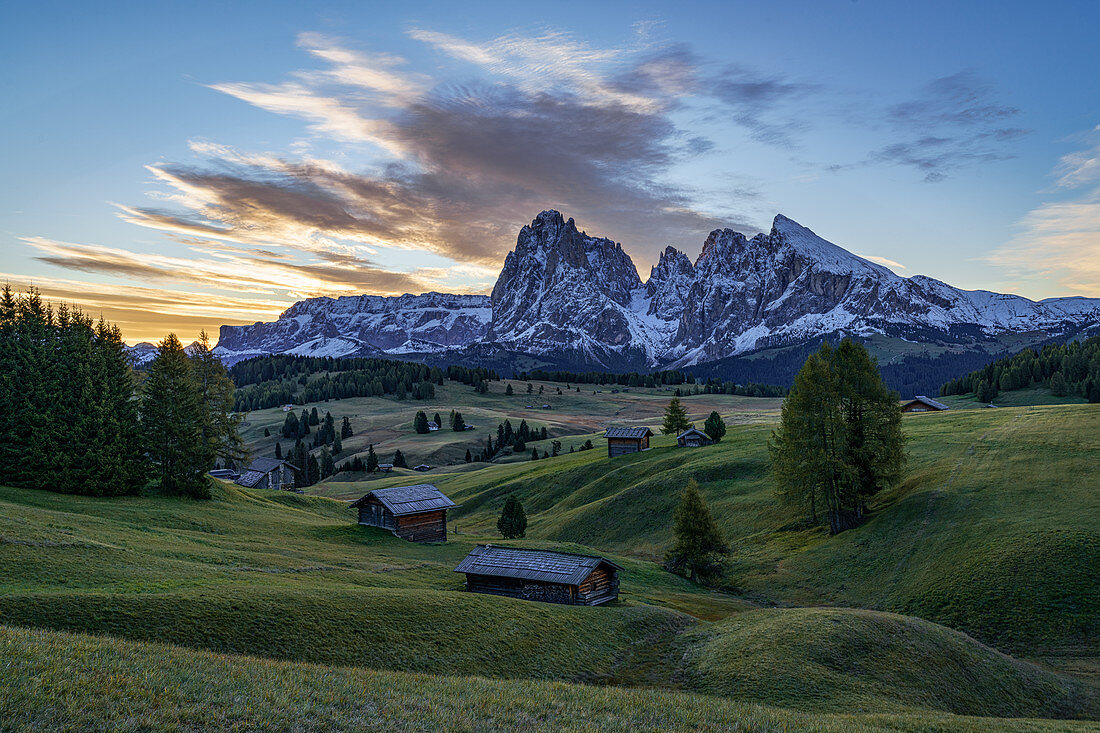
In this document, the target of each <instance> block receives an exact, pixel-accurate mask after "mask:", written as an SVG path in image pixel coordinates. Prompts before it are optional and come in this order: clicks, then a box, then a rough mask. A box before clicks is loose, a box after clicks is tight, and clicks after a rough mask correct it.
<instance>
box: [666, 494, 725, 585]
mask: <svg viewBox="0 0 1100 733" xmlns="http://www.w3.org/2000/svg"><path fill="white" fill-rule="evenodd" d="M673 530H674V531H675V534H676V544H675V545H673V546H672V549H670V550H669V551H668V553H667V554H666V555H665V567H666V568H668V569H669V570H671V571H672V572H675V573H678V574H681V575H682V574H685V573H686V574H687V576H688V578H690V579H691V581H692V582H693V583H694V582H698V581H699V580H704V581H707V580H711V579H713V578H714V577H715V576H717V575H718V574H720V573H721V568H722V563H723V560H724V556H725V555H726V554H728V553H729V545H728V544H726V540H725V538H724V537H723V536H722V532H721V530H719V529H718V525H717V524H716V523H715V521H714V517H713V516H711V513H710V508H709V507H708V506H707V503H706V501H704V499H703V495H702V494H700V493H699V485H698V484H697V483H696V482H695V479H691V480H690V481H688V484H687V486H685V487H684V490H683V493H682V494H681V496H680V505H679V506H678V507H677V508H676V514H675V517H674V526H673Z"/></svg>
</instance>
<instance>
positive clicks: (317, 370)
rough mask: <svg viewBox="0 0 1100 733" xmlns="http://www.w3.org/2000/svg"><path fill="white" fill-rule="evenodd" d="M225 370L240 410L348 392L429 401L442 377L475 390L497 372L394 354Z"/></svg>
mask: <svg viewBox="0 0 1100 733" xmlns="http://www.w3.org/2000/svg"><path fill="white" fill-rule="evenodd" d="M229 374H230V377H232V379H233V380H234V383H235V384H236V385H237V388H238V389H237V398H236V403H235V409H237V410H239V411H242V412H247V411H249V410H262V409H267V408H269V407H277V406H278V405H303V404H308V403H310V402H325V401H328V400H338V399H346V398H349V397H383V396H390V397H396V398H397V399H399V400H404V399H413V400H430V399H433V398H434V397H435V388H436V386H438V385H442V384H443V380H444V378H447V379H450V380H453V381H457V382H461V383H463V384H470V385H473V386H474V387H475V389H480V388H481V387H482V385H484V384H486V383H487V382H488V381H489V380H492V379H499V376H497V373H496V372H495V371H493V370H491V369H484V368H481V367H463V366H449V367H447V368H446V370H444V369H440V368H439V367H429V366H428V365H426V364H420V363H417V362H409V361H396V360H392V359H373V358H359V357H353V358H341V359H334V358H331V357H310V356H287V355H276V356H262V357H257V358H254V359H248V360H245V361H242V362H238V363H237V364H235V365H234V366H233V368H232V369H230V371H229ZM485 389H487V387H485Z"/></svg>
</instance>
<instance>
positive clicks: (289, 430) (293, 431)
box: [283, 410, 298, 438]
mask: <svg viewBox="0 0 1100 733" xmlns="http://www.w3.org/2000/svg"><path fill="white" fill-rule="evenodd" d="M283 437H284V438H297V437H298V416H297V415H295V414H294V410H289V411H288V412H287V413H286V420H284V421H283Z"/></svg>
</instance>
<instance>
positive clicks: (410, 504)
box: [351, 484, 458, 517]
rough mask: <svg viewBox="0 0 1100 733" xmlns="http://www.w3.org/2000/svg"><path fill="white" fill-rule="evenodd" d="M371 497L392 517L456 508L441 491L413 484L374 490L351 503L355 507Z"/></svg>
mask: <svg viewBox="0 0 1100 733" xmlns="http://www.w3.org/2000/svg"><path fill="white" fill-rule="evenodd" d="M371 496H373V497H374V498H375V499H378V501H380V502H382V505H383V506H384V507H386V508H387V509H389V510H390V511H391V512H393V514H394V516H398V517H400V516H402V515H405V514H417V513H419V512H430V511H435V510H437V509H450V508H451V507H455V506H458V505H457V504H455V503H454V502H453V501H451V500H450V499H448V498H447V497H446V496H445V495H444V494H443V492H442V491H440V490H439V489H437V488H436V487H434V486H432V485H431V484H415V485H413V486H394V487H393V488H390V489H375V490H374V491H371V492H370V493H368V494H367V495H366V496H364V497H363V498H362V499H359V500H358V501H354V502H352V504H351V505H352V506H353V507H357V506H359V505H360V504H362V503H363V502H365V501H366V500H367V499H368V498H369V497H371Z"/></svg>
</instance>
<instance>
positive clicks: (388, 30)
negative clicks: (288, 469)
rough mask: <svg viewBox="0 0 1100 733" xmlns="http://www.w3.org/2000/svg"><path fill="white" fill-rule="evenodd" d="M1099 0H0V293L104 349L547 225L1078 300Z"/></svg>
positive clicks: (1098, 66)
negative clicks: (803, 241)
mask: <svg viewBox="0 0 1100 733" xmlns="http://www.w3.org/2000/svg"><path fill="white" fill-rule="evenodd" d="M1097 28H1100V3H1095V2H1045V3H1036V2H1026V3H1025V2H988V3H982V2H972V3H965V4H964V3H957V2H922V3H912V2H886V1H878V2H868V1H865V0H861V1H858V2H853V1H852V0H815V1H813V2H811V1H809V0H806V1H804V2H794V1H791V2H782V1H780V2H771V3H760V2H737V1H731V2H722V3H692V2H680V3H649V2H641V1H635V2H630V3H625V2H603V3H594V2H590V1H589V2H578V3H574V2H556V3H545V4H535V3H516V2H500V3H492V2H481V3H478V2H469V3H417V2H402V3H376V2H356V3H345V4H338V3H327V4H326V3H279V2H253V3H249V2H240V3H221V2H219V3H203V2H190V3H182V2H172V3H147V2H143V3H132V4H129V3H123V2H118V3H110V4H91V3H71V4H65V3H50V2H36V3H21V4H16V3H5V4H4V5H3V7H2V8H0V95H2V96H0V99H3V100H4V101H3V104H0V277H2V278H3V279H4V280H5V281H6V282H8V283H10V284H11V285H12V286H13V287H14V288H16V289H18V290H25V289H26V288H29V287H36V288H38V289H39V290H40V291H41V292H42V294H43V295H44V296H46V297H47V298H49V299H51V300H53V301H55V302H61V301H64V302H68V303H75V304H77V305H79V306H80V307H81V308H83V309H84V310H85V311H86V312H88V313H90V314H92V315H94V316H97V317H98V316H100V315H102V316H104V317H106V318H107V319H109V320H111V321H114V322H117V323H118V324H119V325H120V326H121V327H122V329H123V334H124V336H125V338H126V340H127V341H128V342H130V343H135V342H137V341H156V340H159V339H161V338H163V337H164V335H166V334H167V333H168V332H170V331H171V332H175V333H177V334H178V335H179V336H180V338H181V339H183V340H184V342H185V343H186V342H187V341H189V340H191V339H193V338H195V336H196V335H197V334H198V332H199V330H200V329H206V330H207V331H209V332H210V333H211V334H214V335H215V337H216V333H217V329H218V326H220V325H222V324H240V323H252V322H255V321H259V320H272V319H274V318H275V317H276V316H277V315H278V314H279V313H280V312H282V311H283V310H284V309H285V308H287V307H289V305H290V304H292V303H293V302H295V301H297V300H300V299H302V298H306V297H315V296H321V295H326V296H332V297H337V296H341V295H356V294H361V293H372V294H381V295H397V294H401V293H406V292H412V293H419V292H427V291H431V290H436V291H442V292H473V293H485V292H489V291H490V290H491V288H492V285H493V283H494V282H495V279H496V275H497V273H498V272H499V269H500V267H501V265H502V263H503V259H504V256H505V255H506V254H507V252H508V251H509V250H510V249H511V248H512V247H513V246H514V245H515V241H516V235H517V233H518V231H519V229H520V227H522V226H523V225H524V224H526V223H529V222H530V221H531V220H532V219H533V218H534V217H535V216H536V215H537V214H538V213H539V212H540V211H542V210H544V209H550V208H554V209H558V210H559V211H561V212H562V213H563V214H564V215H565V216H566V217H573V218H574V219H575V220H576V222H577V224H578V226H579V227H580V228H581V229H583V230H585V231H587V232H588V233H589V234H592V235H599V236H606V237H609V238H611V239H613V240H615V241H617V242H621V243H622V245H623V247H624V249H625V250H626V251H627V252H628V253H629V254H630V255H631V257H632V258H633V259H634V262H635V264H636V265H637V267H638V270H639V273H640V274H641V276H642V278H643V280H644V279H645V278H646V277H647V276H648V274H649V269H650V267H651V266H652V265H654V264H655V263H656V261H657V258H658V256H659V253H660V252H661V251H662V250H663V249H664V247H666V246H667V245H672V246H674V247H676V248H678V249H680V250H682V251H685V252H687V253H688V254H689V255H690V256H691V257H693V258H694V257H695V256H697V255H698V253H699V250H700V248H701V246H702V243H703V240H704V239H705V238H706V235H707V233H708V232H710V231H711V230H713V229H716V228H724V227H729V228H732V229H736V230H738V231H742V232H744V233H746V234H747V235H752V234H754V233H756V232H759V231H767V230H768V229H769V228H770V225H771V220H772V218H773V217H774V216H775V215H776V214H777V213H783V214H784V215H786V216H788V217H790V218H792V219H794V220H796V221H798V222H799V223H801V224H803V225H804V226H807V227H809V228H810V229H812V230H814V231H815V232H816V233H818V234H819V235H821V236H823V237H825V238H826V239H828V240H830V241H832V242H834V243H836V244H839V245H840V246H842V247H845V248H846V249H849V250H851V251H853V252H855V253H857V254H859V255H861V256H864V257H867V258H868V259H872V260H874V261H876V262H879V263H882V264H885V265H887V266H889V267H891V268H892V269H893V270H894V271H895V272H897V273H898V274H900V275H903V276H912V275H916V274H922V275H929V276H932V277H935V278H938V279H941V280H944V281H945V282H948V283H950V284H952V285H955V286H957V287H962V288H967V289H989V290H995V291H999V292H1011V293H1017V294H1020V295H1024V296H1027V297H1029V298H1033V299H1041V298H1046V297H1055V296H1070V295H1079V296H1092V297H1100V53H1097V51H1096V39H1095V33H1096V29H1097Z"/></svg>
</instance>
